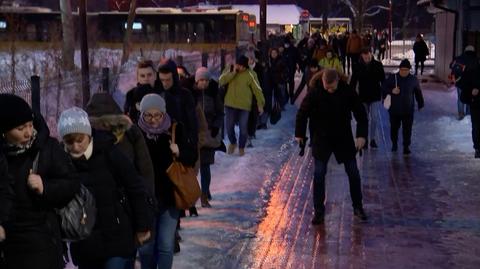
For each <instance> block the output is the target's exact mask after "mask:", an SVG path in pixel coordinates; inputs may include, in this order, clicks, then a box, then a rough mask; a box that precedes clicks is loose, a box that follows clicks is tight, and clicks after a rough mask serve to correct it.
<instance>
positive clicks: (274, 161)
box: [174, 105, 298, 269]
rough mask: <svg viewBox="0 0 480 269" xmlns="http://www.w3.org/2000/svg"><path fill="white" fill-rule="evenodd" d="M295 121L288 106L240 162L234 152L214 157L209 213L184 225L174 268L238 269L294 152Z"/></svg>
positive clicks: (188, 219)
mask: <svg viewBox="0 0 480 269" xmlns="http://www.w3.org/2000/svg"><path fill="white" fill-rule="evenodd" d="M295 115H296V108H295V107H293V106H289V105H287V109H286V111H284V112H283V113H282V119H281V120H280V122H279V123H277V125H275V126H269V129H267V130H259V131H257V135H256V136H257V139H255V140H253V145H254V147H253V148H247V149H246V154H245V156H243V157H239V156H238V152H236V153H235V155H231V156H230V155H226V154H224V153H221V152H220V153H217V155H216V163H215V164H214V165H212V183H211V192H212V196H213V200H212V201H211V204H212V208H210V209H204V208H201V207H198V209H199V215H200V216H199V217H186V218H184V219H182V230H181V231H180V234H181V236H182V238H183V240H182V242H181V244H180V245H181V252H180V253H178V254H177V255H175V257H174V268H177V269H184V268H185V269H187V268H236V267H237V266H238V264H237V263H238V261H239V257H240V256H241V254H242V252H243V250H244V249H245V247H246V245H247V244H248V243H249V239H250V238H251V237H253V236H255V233H256V229H257V225H258V223H259V222H260V220H261V219H262V216H263V215H264V212H263V209H265V208H266V203H267V202H268V201H269V195H270V193H271V191H272V188H273V186H274V185H275V183H276V180H277V179H278V175H279V174H280V173H281V172H282V167H283V165H284V164H285V163H286V161H287V160H288V159H289V158H290V157H291V156H292V155H294V154H296V152H298V147H297V145H296V144H295V143H294V140H293V137H294V122H295ZM225 143H226V144H228V139H227V138H226V139H225ZM198 206H199V205H198Z"/></svg>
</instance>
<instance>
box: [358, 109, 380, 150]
mask: <svg viewBox="0 0 480 269" xmlns="http://www.w3.org/2000/svg"><path fill="white" fill-rule="evenodd" d="M363 105H364V106H365V110H366V111H367V117H368V134H369V135H370V140H372V139H375V137H376V134H377V122H378V121H380V107H381V106H382V104H381V102H380V101H375V102H371V103H363ZM367 143H368V141H367Z"/></svg>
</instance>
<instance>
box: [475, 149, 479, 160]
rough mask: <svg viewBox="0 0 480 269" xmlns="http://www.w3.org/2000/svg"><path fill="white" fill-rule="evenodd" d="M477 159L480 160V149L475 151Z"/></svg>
mask: <svg viewBox="0 0 480 269" xmlns="http://www.w3.org/2000/svg"><path fill="white" fill-rule="evenodd" d="M475 158H476V159H479V158H480V149H476V150H475Z"/></svg>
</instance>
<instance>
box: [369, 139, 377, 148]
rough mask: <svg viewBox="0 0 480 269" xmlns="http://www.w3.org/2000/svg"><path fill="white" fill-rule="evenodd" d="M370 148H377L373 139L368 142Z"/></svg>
mask: <svg viewBox="0 0 480 269" xmlns="http://www.w3.org/2000/svg"><path fill="white" fill-rule="evenodd" d="M370 147H371V148H374V149H376V148H378V145H377V142H375V139H372V140H370Z"/></svg>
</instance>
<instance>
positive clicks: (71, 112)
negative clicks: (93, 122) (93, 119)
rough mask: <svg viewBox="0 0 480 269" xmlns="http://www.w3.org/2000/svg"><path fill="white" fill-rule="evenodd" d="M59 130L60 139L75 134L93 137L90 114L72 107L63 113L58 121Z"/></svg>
mask: <svg viewBox="0 0 480 269" xmlns="http://www.w3.org/2000/svg"><path fill="white" fill-rule="evenodd" d="M57 129H58V134H59V136H60V137H64V136H66V135H68V134H75V133H77V134H86V135H89V136H91V135H92V127H91V126H90V121H88V114H87V112H85V111H84V110H83V109H81V108H78V107H72V108H70V109H67V110H65V111H63V112H62V114H61V115H60V119H58V126H57Z"/></svg>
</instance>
